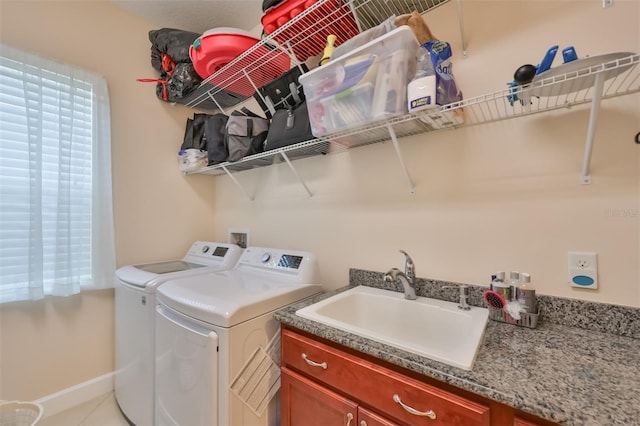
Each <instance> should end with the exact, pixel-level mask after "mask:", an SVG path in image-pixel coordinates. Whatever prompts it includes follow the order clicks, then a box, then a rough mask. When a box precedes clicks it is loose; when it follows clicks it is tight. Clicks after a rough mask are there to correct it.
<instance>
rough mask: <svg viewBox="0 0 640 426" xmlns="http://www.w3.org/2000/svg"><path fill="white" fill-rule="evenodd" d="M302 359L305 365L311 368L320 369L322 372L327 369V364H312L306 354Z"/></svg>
mask: <svg viewBox="0 0 640 426" xmlns="http://www.w3.org/2000/svg"><path fill="white" fill-rule="evenodd" d="M302 359H304V360H305V361H307V364H309V365H310V366H312V367H322V368H323V369H324V370H326V369H327V363H326V362H323V363H319V362H313V361H311V360H310V359H309V358H307V354H305V353H303V354H302Z"/></svg>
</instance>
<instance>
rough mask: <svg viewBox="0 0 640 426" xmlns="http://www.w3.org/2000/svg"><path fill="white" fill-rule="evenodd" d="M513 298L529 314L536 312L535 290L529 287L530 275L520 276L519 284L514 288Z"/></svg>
mask: <svg viewBox="0 0 640 426" xmlns="http://www.w3.org/2000/svg"><path fill="white" fill-rule="evenodd" d="M515 298H516V300H517V301H518V302H520V304H521V305H522V306H523V307H524V310H525V311H526V312H527V313H529V314H535V313H537V311H538V307H537V306H536V290H535V289H534V288H533V287H532V286H531V275H530V274H527V273H526V272H523V273H522V274H520V284H519V285H518V287H517V288H516V295H515Z"/></svg>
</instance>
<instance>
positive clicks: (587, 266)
mask: <svg viewBox="0 0 640 426" xmlns="http://www.w3.org/2000/svg"><path fill="white" fill-rule="evenodd" d="M568 271H569V284H570V285H571V287H579V288H589V289H596V288H598V255H597V253H585V252H571V251H570V252H569V264H568Z"/></svg>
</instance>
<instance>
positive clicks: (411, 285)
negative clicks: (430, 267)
mask: <svg viewBox="0 0 640 426" xmlns="http://www.w3.org/2000/svg"><path fill="white" fill-rule="evenodd" d="M400 253H402V254H404V255H405V256H406V258H405V264H404V273H402V272H401V271H400V270H399V269H398V268H391V269H390V270H389V271H388V272H387V273H386V274H384V281H385V282H389V283H395V282H398V281H400V284H401V285H402V290H403V291H404V298H405V299H408V300H416V290H415V278H416V269H415V264H414V263H413V260H412V259H411V257H410V256H409V255H408V254H407V252H405V251H403V250H400Z"/></svg>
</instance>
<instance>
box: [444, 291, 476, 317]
mask: <svg viewBox="0 0 640 426" xmlns="http://www.w3.org/2000/svg"><path fill="white" fill-rule="evenodd" d="M442 288H459V289H460V302H458V309H462V310H465V311H468V310H470V309H471V307H470V306H469V304H468V303H467V302H468V300H469V286H466V285H445V286H444V287H442Z"/></svg>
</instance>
